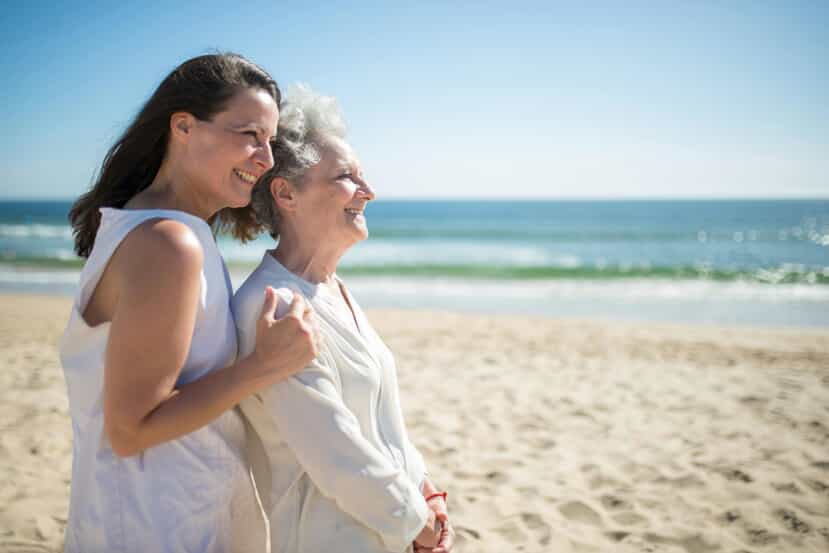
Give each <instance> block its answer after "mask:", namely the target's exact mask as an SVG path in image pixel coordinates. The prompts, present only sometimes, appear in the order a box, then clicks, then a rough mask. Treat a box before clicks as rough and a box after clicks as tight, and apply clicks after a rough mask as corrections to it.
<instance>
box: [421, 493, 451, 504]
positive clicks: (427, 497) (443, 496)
mask: <svg viewBox="0 0 829 553" xmlns="http://www.w3.org/2000/svg"><path fill="white" fill-rule="evenodd" d="M446 495H447V493H446V492H435V493H430V494H429V495H427V496H426V503H429V500H430V499H434V498H436V497H442V498H443V501H444V502H445V501H446Z"/></svg>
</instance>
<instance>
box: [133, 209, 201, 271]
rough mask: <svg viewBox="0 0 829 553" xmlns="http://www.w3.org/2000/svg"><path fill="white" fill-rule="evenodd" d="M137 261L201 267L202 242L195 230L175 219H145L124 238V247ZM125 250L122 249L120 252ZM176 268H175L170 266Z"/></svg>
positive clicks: (184, 267) (182, 266) (183, 266)
mask: <svg viewBox="0 0 829 553" xmlns="http://www.w3.org/2000/svg"><path fill="white" fill-rule="evenodd" d="M119 249H122V250H123V253H124V254H127V256H128V257H129V258H130V259H132V260H134V261H135V262H136V263H138V264H141V263H150V264H155V263H171V264H175V265H181V268H182V269H185V270H186V269H187V268H189V267H194V266H195V267H196V268H201V264H202V262H203V259H204V254H203V251H202V246H201V243H200V242H199V239H198V238H197V237H196V234H195V233H194V232H193V230H192V229H191V228H190V227H188V226H187V225H185V224H184V223H182V222H180V221H176V220H173V219H150V220H147V221H144V222H143V223H141V224H140V225H138V226H137V227H135V229H134V230H133V231H132V232H130V234H129V235H128V236H127V237H126V238H125V239H124V242H123V244H122V245H121V248H119ZM119 253H122V252H119ZM169 269H171V270H175V267H172V266H171V267H169Z"/></svg>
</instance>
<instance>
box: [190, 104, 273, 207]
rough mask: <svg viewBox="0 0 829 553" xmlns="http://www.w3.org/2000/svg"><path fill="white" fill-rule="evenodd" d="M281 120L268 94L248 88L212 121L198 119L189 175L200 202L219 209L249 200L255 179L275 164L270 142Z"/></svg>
mask: <svg viewBox="0 0 829 553" xmlns="http://www.w3.org/2000/svg"><path fill="white" fill-rule="evenodd" d="M278 118H279V110H278V108H277V105H276V102H275V101H274V99H273V98H272V97H271V96H270V94H268V93H267V92H265V91H264V90H262V89H258V88H247V89H243V90H241V91H239V92H237V93H236V94H235V95H234V96H233V97H232V98H231V99H230V100H229V101H228V103H227V106H226V109H225V110H224V111H222V112H219V113H217V114H216V115H215V116H214V117H213V118H212V120H210V121H195V122H194V124H193V125H192V129H191V131H190V136H189V138H188V140H187V144H186V152H187V160H188V161H187V175H188V180H189V181H191V183H192V188H193V189H194V190H196V193H197V194H198V195H199V196H200V200H201V203H203V204H208V205H210V206H211V207H212V208H213V209H214V210H215V211H218V210H219V209H222V208H224V207H243V206H246V205H247V204H248V203H249V202H250V193H251V190H252V189H253V185H254V184H255V183H256V180H257V179H258V178H259V177H260V176H261V175H262V174H263V173H264V172H265V171H267V170H268V169H270V168H271V167H273V156H272V154H271V147H270V142H271V140H272V139H273V137H274V136H275V134H276V126H277V122H278ZM174 124H175V122H174Z"/></svg>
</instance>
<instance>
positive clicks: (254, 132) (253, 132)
mask: <svg viewBox="0 0 829 553" xmlns="http://www.w3.org/2000/svg"><path fill="white" fill-rule="evenodd" d="M242 134H246V135H248V136H252V137H253V138H259V134H258V133H257V132H256V131H242Z"/></svg>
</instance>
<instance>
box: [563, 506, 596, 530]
mask: <svg viewBox="0 0 829 553" xmlns="http://www.w3.org/2000/svg"><path fill="white" fill-rule="evenodd" d="M558 510H559V511H560V512H561V514H562V515H564V516H565V517H566V518H567V519H568V520H571V521H573V522H578V523H581V524H591V525H593V526H599V525H600V524H601V523H602V517H601V516H600V515H599V513H597V512H596V511H594V510H593V509H592V508H590V507H589V506H588V505H586V504H584V503H582V502H581V501H570V502H567V503H565V504H563V505H559V507H558Z"/></svg>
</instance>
